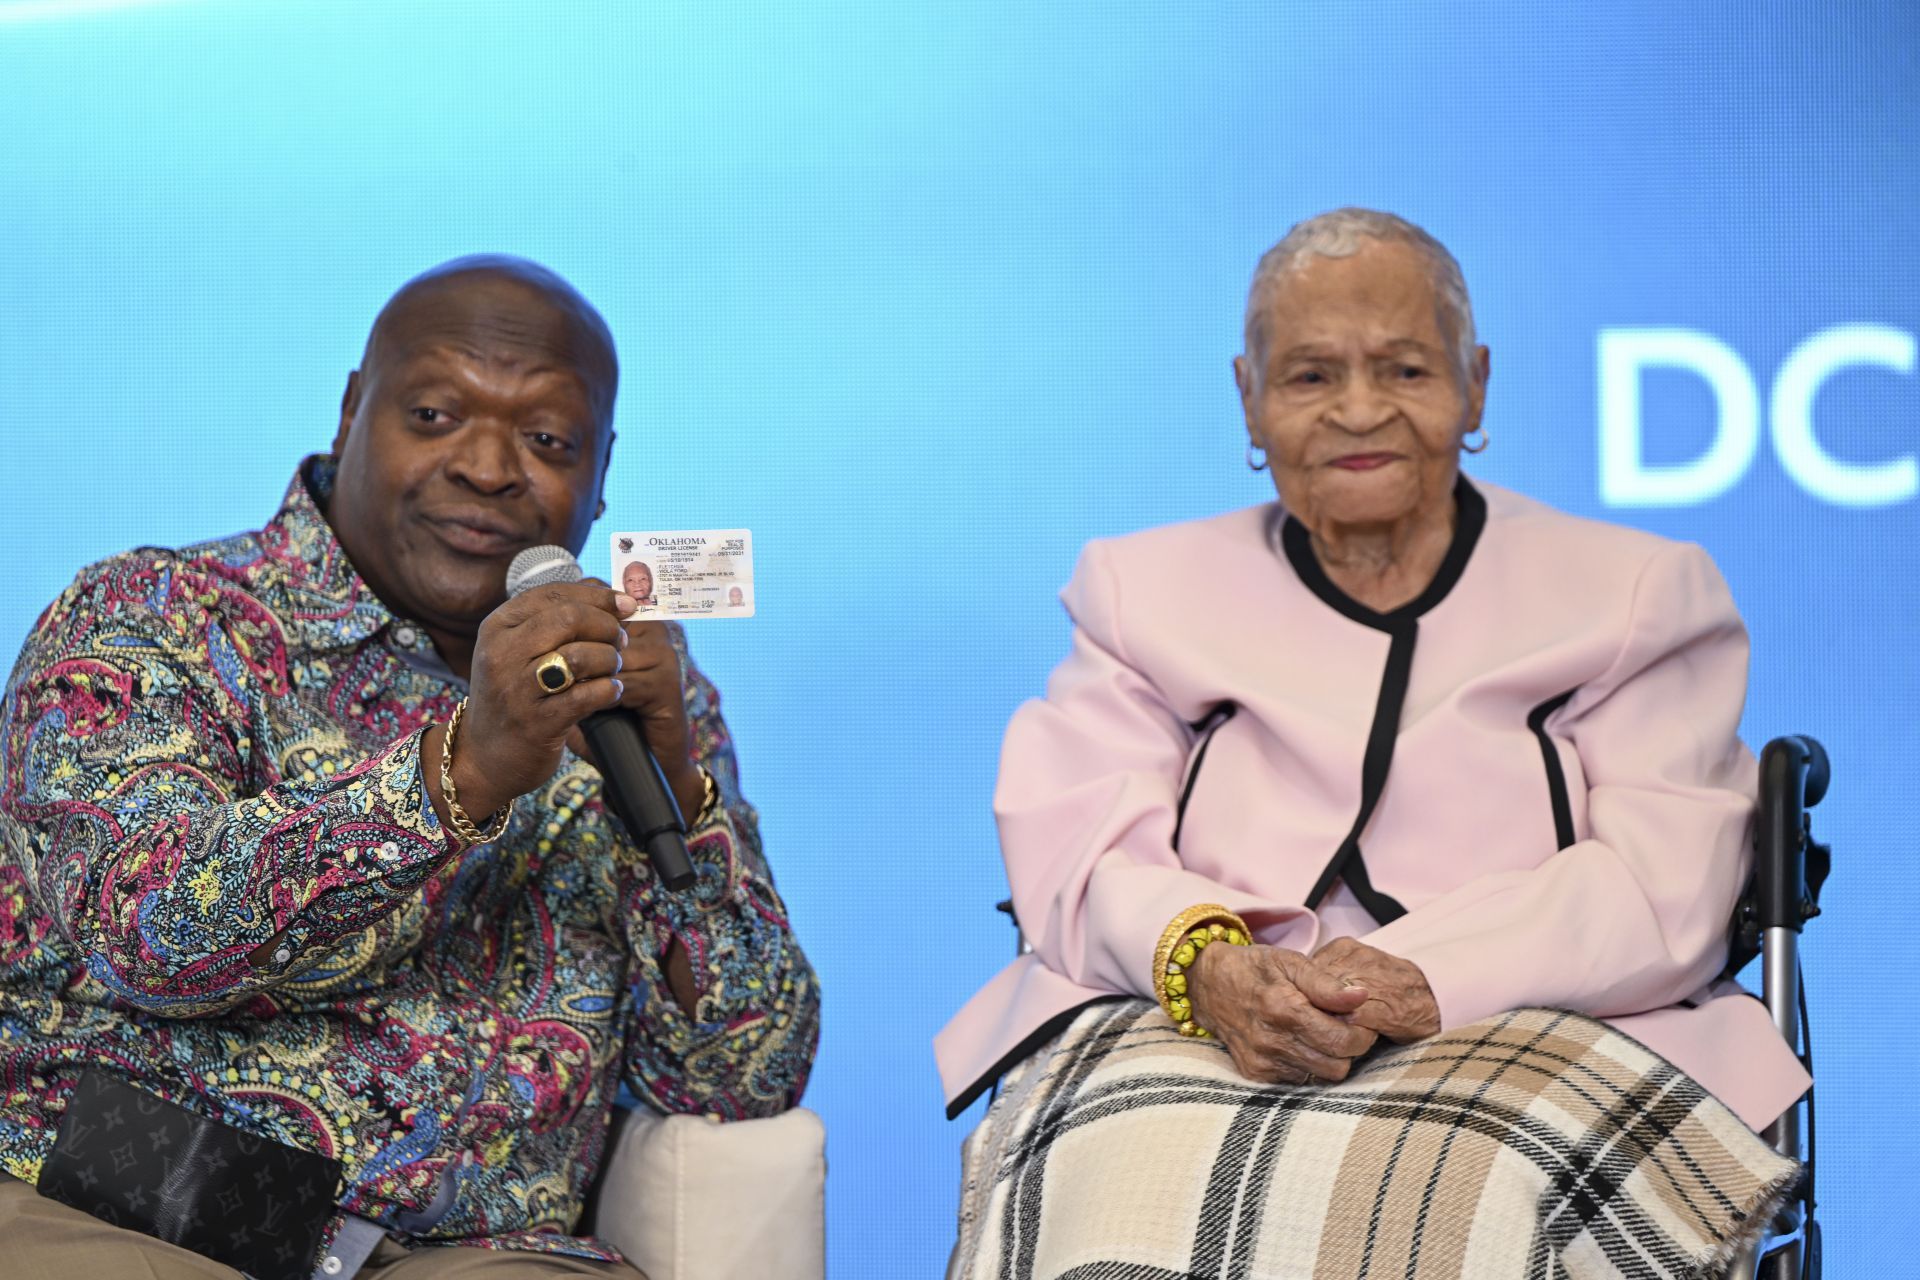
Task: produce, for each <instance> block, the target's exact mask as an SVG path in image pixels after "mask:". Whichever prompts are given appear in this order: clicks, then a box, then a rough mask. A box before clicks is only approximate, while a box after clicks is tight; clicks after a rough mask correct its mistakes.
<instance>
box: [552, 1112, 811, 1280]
mask: <svg viewBox="0 0 1920 1280" xmlns="http://www.w3.org/2000/svg"><path fill="white" fill-rule="evenodd" d="M826 1146H827V1130H826V1126H825V1125H823V1124H822V1123H821V1122H820V1117H819V1116H817V1115H815V1114H814V1113H813V1112H811V1111H808V1110H805V1109H804V1108H797V1109H795V1110H792V1111H788V1112H785V1113H783V1114H781V1115H777V1116H773V1117H770V1118H768V1119H765V1120H743V1121H740V1122H738V1123H734V1124H721V1123H719V1122H718V1121H715V1120H710V1119H707V1118H705V1117H701V1116H662V1115H658V1114H656V1113H654V1112H652V1111H649V1110H647V1109H646V1108H645V1107H636V1108H634V1109H632V1110H630V1111H629V1110H620V1109H616V1110H615V1111H614V1113H613V1126H612V1129H611V1131H610V1132H609V1133H608V1135H607V1157H606V1166H605V1168H604V1169H603V1170H602V1171H601V1176H600V1186H599V1199H598V1202H597V1204H596V1205H595V1207H594V1213H593V1218H592V1221H591V1222H590V1223H589V1224H588V1225H587V1230H589V1231H590V1232H592V1233H593V1234H594V1235H597V1236H599V1237H600V1238H601V1239H603V1240H606V1241H608V1242H609V1243H611V1244H613V1245H614V1246H615V1247H616V1248H618V1249H619V1250H620V1252H622V1253H624V1254H626V1255H627V1257H628V1259H629V1260H631V1261H632V1263H633V1265H634V1266H636V1267H638V1268H640V1270H642V1271H644V1272H645V1273H646V1275H647V1280H764V1278H765V1277H769V1276H779V1277H781V1278H782V1280H787V1278H789V1277H791V1280H823V1278H824V1277H825V1275H826V1270H827V1224H826V1187H827V1150H826Z"/></svg>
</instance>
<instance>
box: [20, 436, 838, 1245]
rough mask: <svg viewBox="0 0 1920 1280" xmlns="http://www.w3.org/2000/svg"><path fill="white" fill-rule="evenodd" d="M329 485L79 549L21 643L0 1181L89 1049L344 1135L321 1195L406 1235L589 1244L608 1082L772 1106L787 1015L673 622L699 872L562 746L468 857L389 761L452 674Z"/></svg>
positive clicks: (796, 961) (789, 1093) (701, 1108)
mask: <svg viewBox="0 0 1920 1280" xmlns="http://www.w3.org/2000/svg"><path fill="white" fill-rule="evenodd" d="M331 479H332V474H331V471H330V469H329V467H328V464H327V462H326V460H325V459H322V458H316V459H309V460H308V462H307V463H306V464H304V465H303V467H302V468H301V472H300V474H299V475H297V476H296V477H295V478H294V481H293V483H292V485H291V486H289V488H288V490H287V496H286V500H285V502H284V504H283V505H282V506H281V508H280V511H279V513H278V514H277V515H276V516H275V517H274V519H273V520H272V521H271V522H270V523H269V524H268V525H267V526H266V528H264V529H262V530H259V531H258V532H255V533H247V534H242V535H239V536H237V537H233V538H229V539H226V540H223V541H219V542H212V543H207V544H205V545H202V546H197V547H192V548H188V549H186V550H181V551H166V550H157V549H152V548H145V549H141V550H138V551H133V552H129V553H127V554H125V555H120V556H116V557H114V558H112V559H109V560H106V561H103V562H101V563H100V564H97V565H94V566H92V567H91V568H89V569H87V570H85V571H84V572H82V573H81V574H80V576H79V578H78V579H77V580H76V581H75V582H74V583H73V585H72V586H70V587H69V588H68V589H67V590H66V591H65V592H64V593H63V594H62V595H61V596H60V598H59V599H58V600H56V601H55V602H54V603H53V604H52V606H50V607H49V608H48V610H47V611H46V613H45V614H44V615H43V616H42V617H41V618H40V620H39V622H38V624H37V625H36V626H35V628H34V630H33V633H32V634H31V636H30V637H29V639H28V641H27V644H26V647H25V649H24V651H23V652H22V654H21V657H20V661H19V664H18V666H17V667H16V668H15V670H14V673H13V678H12V680H11V681H10V682H9V684H8V686H7V689H6V696H5V701H4V703H0V735H3V736H0V1170H4V1171H5V1172H7V1173H9V1174H12V1175H13V1176H14V1177H17V1178H21V1179H24V1180H26V1181H29V1182H31V1181H34V1180H35V1179H36V1177H37V1175H38V1172H39V1168H40V1163H41V1160H42V1158H43V1156H44V1155H45V1153H46V1152H47V1150H48V1148H49V1147H50V1146H51V1144H52V1139H53V1134H54V1130H55V1128H56V1127H57V1126H58V1124H59V1121H60V1117H61V1115H62V1113H63V1111H64V1109H65V1106H66V1100H67V1098H68V1097H69V1095H70V1093H71V1091H72V1088H73V1085H74V1082H75V1081H76V1079H77V1078H78V1077H79V1075H80V1073H81V1071H82V1070H83V1069H85V1068H86V1067H88V1066H98V1067H104V1068H106V1069H108V1070H110V1071H112V1072H114V1073H116V1074H118V1075H120V1076H121V1077H123V1078H125V1079H128V1080H130V1081H132V1082H133V1083H135V1084H137V1085H138V1086H139V1087H141V1088H143V1089H146V1090H148V1091H150V1092H152V1093H155V1094H158V1095H160V1096H162V1097H165V1098H168V1099H171V1100H173V1101H175V1102H178V1103H180V1104H181V1105H183V1106H186V1107H188V1108H190V1109H193V1110H197V1111H199V1112H201V1113H203V1114H206V1115H210V1116H213V1117H216V1118H218V1119H220V1120H223V1121H225V1122H226V1123H228V1124H232V1125H236V1126H238V1127H240V1128H242V1129H246V1130H249V1131H251V1132H253V1133H256V1134H259V1135H263V1136H265V1137H269V1138H272V1139H274V1140H276V1141H279V1142H284V1143H289V1144H292V1145H294V1146H298V1147H303V1148H306V1149H308V1150H312V1151H318V1152H320V1153H322V1154H325V1155H329V1156H332V1157H335V1158H337V1159H339V1160H340V1161H342V1162H343V1164H344V1167H345V1182H344V1187H343V1191H342V1196H341V1200H340V1205H341V1208H342V1209H343V1210H344V1211H347V1212H352V1213H356V1214H360V1215H362V1216H364V1217H368V1218H371V1219H374V1220H375V1221H377V1222H380V1223H383V1224H386V1225H388V1226H390V1227H392V1228H395V1229H398V1230H403V1231H406V1232H409V1233H410V1234H412V1235H413V1236H415V1237H416V1238H418V1239H421V1240H425V1241H429V1242H432V1241H441V1242H450V1241H456V1240H457V1241H461V1242H464V1243H469V1244H474V1243H481V1244H486V1245H489V1246H492V1247H500V1248H516V1249H533V1250H543V1251H551V1252H567V1253H575V1254H580V1255H583V1256H589V1257H599V1258H614V1257H617V1256H618V1254H617V1253H616V1252H615V1251H614V1250H612V1249H611V1248H610V1247H608V1246H606V1245H604V1244H602V1243H601V1242H598V1241H595V1240H592V1239H585V1238H579V1237H573V1236H570V1235H569V1234H568V1233H569V1232H570V1231H571V1230H572V1227H573V1224H574V1222H575V1220H576V1218H577V1217H578V1216H579V1212H580V1206H581V1197H582V1194H583V1192H584V1191H585V1189H586V1187H587V1185H588V1184H589V1182H590V1181H591V1179H592V1177H593V1176H594V1174H595V1172H596V1169H597V1166H598V1164H599V1160H600V1155H601V1149H602V1146H603V1144H604V1142H605V1135H606V1121H607V1113H608V1108H609V1106H610V1104H611V1101H612V1099H613V1097H614V1095H615V1094H616V1093H617V1092H618V1091H619V1088H620V1085H621V1083H622V1082H623V1081H624V1082H625V1083H626V1084H627V1085H628V1086H630V1087H631V1088H632V1089H633V1090H634V1091H635V1092H636V1093H637V1094H638V1095H639V1096H640V1097H641V1098H642V1099H644V1100H645V1101H646V1102H647V1103H649V1104H651V1105H652V1106H654V1107H655V1108H657V1109H659V1110H661V1111H667V1112H695V1113H709V1114H716V1115H718V1116H721V1117H723V1118H741V1117H749V1116H759V1115H767V1114H771V1113H774V1112H778V1111H781V1110H783V1109H785V1108H787V1107H790V1106H793V1105H794V1104H795V1103H796V1102H797V1101H798V1100H799V1097H800V1093H801V1090H802V1089H803V1088H804V1086H805V1084H806V1078H807V1072H808V1069H809V1066H810V1064H811V1062H812V1058H813V1051H814V1046H815V1042H816V1040H817V1038H818V1026H819V994H818V988H817V985H816V982H815V978H814V974H813V970H812V969H811V967H810V966H809V965H808V963H807V959H806V957H805V956H804V955H803V954H802V953H801V950H800V947H799V944H798V943H797V942H796V941H795V940H794V936H793V933H792V931H791V929H790V928H789V927H788V924H787V919H786V912H785V908H784V907H783V906H782V904H781V901H780V898H779V895H778V894H777V893H776V892H775V891H774V887H773V881H772V878H771V876H770V875H769V874H768V871H767V867H766V863H765V861H764V860H763V858H762V856H761V850H760V843H759V834H758V827H757V825H756V818H755V814H754V811H753V809H752V808H751V807H750V806H749V805H748V804H747V803H746V802H745V801H744V800H742V799H741V798H740V790H739V778H738V773H737V770H736V767H735V762H734V754H733V748H732V745H731V743H730V741H729V739H728V736H727V730H726V726H725V725H724V723H723V722H722V721H721V718H720V704H719V697H718V695H717V694H716V692H715V691H714V689H713V686H712V685H711V684H710V683H708V681H707V680H706V679H705V677H704V676H702V675H701V674H700V673H699V672H698V671H697V670H696V669H694V667H693V666H692V663H691V662H690V661H687V659H686V651H685V644H686V642H685V637H684V635H683V634H681V633H680V632H679V631H678V629H677V628H676V630H675V633H674V643H675V645H676V646H677V647H678V648H679V650H680V652H681V656H682V661H683V663H685V665H686V670H687V710H688V717H689V720H690V722H691V725H692V729H693V741H694V749H695V755H696V757H697V758H698V759H699V761H700V762H701V763H702V764H704V765H705V766H706V768H707V770H708V771H709V772H710V773H711V774H712V775H713V777H714V778H715V780H716V782H717V783H718V785H719V788H720V792H721V796H722V799H723V802H724V803H723V804H722V806H721V812H719V813H718V814H717V815H716V816H715V818H714V819H713V820H712V821H710V822H709V823H707V824H706V825H705V826H703V827H702V828H701V829H700V830H698V831H696V832H693V833H692V834H691V836H690V839H689V850H690V853H691V854H692V858H693V862H694V866H695V869H696V872H697V874H698V883H697V887H696V888H694V889H692V890H689V891H687V892H684V893H680V894H675V893H670V892H667V891H666V890H665V889H664V888H663V887H662V886H660V884H659V883H658V881H657V880H656V879H655V878H654V877H653V876H652V875H651V874H650V873H649V870H648V868H647V864H646V861H645V859H644V858H643V857H642V856H641V855H639V854H638V853H637V851H636V850H635V849H634V847H633V845H632V844H631V843H630V842H629V841H628V839H627V837H626V835H625V833H624V832H623V831H622V830H621V828H620V827H619V826H618V824H617V822H616V821H615V820H614V819H612V818H611V817H610V816H609V815H608V813H607V812H606V811H605V810H604V809H603V808H602V805H601V798H600V789H599V775H598V774H597V773H596V772H594V771H593V770H592V769H591V768H590V767H589V766H587V765H586V764H584V763H582V762H581V761H579V760H576V759H574V758H573V757H571V756H569V757H567V760H566V763H565V764H564V765H563V766H562V767H561V769H560V770H559V772H557V773H556V774H555V775H554V777H553V778H552V779H551V780H550V781H549V782H548V783H547V784H546V785H545V786H544V787H543V788H542V789H540V790H539V791H536V792H535V793H533V794H531V795H528V796H524V797H522V798H521V801H520V804H519V808H518V811H517V813H516V814H515V816H514V818H513V821H512V824H511V825H510V826H509V827H508V829H507V831H506V833H505V834H504V835H502V836H501V837H500V839H498V840H496V841H494V842H493V843H491V844H487V845H481V846H478V847H473V848H464V847H463V846H462V845H461V844H460V842H459V841H457V840H456V839H455V838H454V837H453V835H452V833H451V832H449V831H447V830H444V829H443V828H442V827H441V824H440V823H439V821H438V819H437V818H436V816H435V814H434V810H433V805H432V803H431V802H430V801H429V800H428V798H427V794H426V790H425V787H424V785H423V782H422V776H421V763H420V738H421V735H422V733H423V731H424V730H425V728H426V727H427V726H429V725H430V724H432V723H433V722H435V721H445V720H446V719H447V718H448V717H449V716H450V715H451V714H452V711H453V708H454V706H455V705H456V703H457V702H458V700H459V698H460V696H461V694H462V689H461V687H460V685H459V683H458V682H457V681H456V680H455V679H454V678H453V677H452V675H451V674H450V673H449V672H447V670H446V669H445V667H444V665H442V664H441V663H440V662H439V660H438V655H437V654H436V653H435V651H434V649H433V646H432V644H431V642H430V641H429V640H428V639H427V637H426V635H425V633H424V631H422V630H421V629H420V628H419V627H417V626H415V625H413V624H412V623H410V622H408V621H407V620H405V619H403V618H397V617H395V616H394V615H393V614H391V613H390V612H388V610H387V609H386V608H385V607H384V606H383V605H382V604H381V603H380V602H379V600H377V599H376V598H375V597H374V595H373V593H372V592H371V591H370V590H369V589H368V588H367V587H366V585H365V584H364V583H363V582H361V580H360V579H359V577H358V576H357V575H356V574H355V573H354V571H353V568H352V566H351V565H350V564H349V563H348V562H347V559H346V556H345V554H344V553H343V552H342V550H341V547H340V544H339V543H338V542H337V541H336V540H335V538H334V536H333V532H332V530H331V529H330V528H329V526H328V524H327V522H326V518H325V516H324V515H323V514H322V511H321V508H320V505H319V504H320V502H322V501H324V499H325V494H326V492H327V489H328V487H329V486H330V483H331ZM316 493H317V494H318V495H319V496H318V497H317V498H316V496H315V495H316ZM282 934H284V939H283V940H282V941H281V942H280V943H277V944H276V946H275V949H274V951H273V952H272V953H271V958H270V959H267V960H265V961H263V962H261V963H255V962H253V961H250V960H249V955H250V954H251V953H253V952H254V951H256V950H257V949H259V948H260V947H261V945H262V944H263V943H265V942H267V941H269V940H271V939H274V938H275V937H276V936H279V935H282ZM675 939H677V940H678V941H679V942H680V943H681V944H682V945H683V946H684V947H685V948H686V950H687V953H688V956H689V958H690V959H691V961H692V967H693V972H694V975H695V982H696V985H697V987H698V989H699V1000H698V1002H697V1007H696V1010H695V1012H694V1014H693V1015H692V1016H688V1014H687V1013H686V1012H684V1011H683V1010H682V1009H681V1007H680V1005H679V1004H678V1003H677V1002H676V1001H675V1000H674V998H673V996H672V995H671V993H670V992H669V990H668V987H667V984H666V980H665V975H664V972H663V967H662V964H661V962H660V957H663V956H665V955H666V953H667V951H668V948H669V944H670V943H671V942H672V941H673V940H675ZM335 1221H336V1224H337V1222H338V1221H339V1219H338V1218H336V1219H335Z"/></svg>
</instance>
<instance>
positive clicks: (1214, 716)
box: [1173, 702, 1240, 853]
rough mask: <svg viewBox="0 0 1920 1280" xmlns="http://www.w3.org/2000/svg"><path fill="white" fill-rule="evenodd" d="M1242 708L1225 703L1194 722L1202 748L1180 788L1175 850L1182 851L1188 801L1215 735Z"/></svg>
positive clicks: (1175, 822)
mask: <svg viewBox="0 0 1920 1280" xmlns="http://www.w3.org/2000/svg"><path fill="white" fill-rule="evenodd" d="M1239 712H1240V708H1239V707H1238V706H1236V705H1235V704H1233V703H1231V702H1223V703H1221V704H1220V705H1219V706H1217V707H1215V708H1214V709H1213V710H1211V711H1209V712H1207V714H1206V715H1204V716H1201V717H1200V718H1199V719H1198V720H1196V721H1194V722H1193V725H1192V728H1193V731H1194V732H1195V733H1196V734H1199V735H1200V748H1199V750H1197V751H1195V752H1194V753H1193V763H1192V764H1191V765H1189V766H1187V784H1186V785H1185V786H1184V787H1182V788H1180V807H1179V808H1178V809H1177V810H1175V812H1174V818H1173V848H1174V852H1176V853H1178V852H1179V850H1180V831H1181V829H1182V828H1183V827H1185V826H1186V825H1187V801H1189V800H1191V799H1193V784H1194V783H1196V782H1198V781H1200V766H1201V765H1203V764H1205V763H1206V762H1207V748H1208V747H1210V746H1212V745H1213V735H1214V734H1216V733H1218V732H1220V727H1221V726H1222V725H1224V724H1226V722H1227V721H1229V720H1231V719H1233V718H1234V716H1236V715H1238V714H1239Z"/></svg>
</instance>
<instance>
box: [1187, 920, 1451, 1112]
mask: <svg viewBox="0 0 1920 1280" xmlns="http://www.w3.org/2000/svg"><path fill="white" fill-rule="evenodd" d="M1187 981H1188V987H1187V991H1188V994H1189V996H1190V998H1191V999H1192V1001H1193V1011H1194V1018H1195V1020H1196V1021H1198V1022H1199V1023H1200V1025H1201V1026H1203V1027H1206V1028H1207V1029H1208V1030H1209V1031H1210V1032H1212V1033H1213V1035H1214V1037H1215V1038H1216V1039H1218V1040H1219V1041H1220V1042H1221V1043H1222V1044H1223V1045H1225V1046H1226V1049H1227V1052H1228V1053H1229V1054H1230V1055H1231V1056H1232V1058H1233V1065H1234V1067H1235V1069H1237V1070H1238V1071H1239V1072H1240V1074H1241V1075H1243V1076H1245V1077H1246V1078H1247V1079H1249V1080H1257V1081H1261V1082H1263V1083H1269V1084H1304V1083H1306V1082H1308V1081H1310V1080H1323V1081H1335V1080H1344V1079H1346V1078H1347V1074H1348V1072H1350V1071H1351V1070H1352V1069H1353V1063H1354V1060H1355V1059H1357V1058H1359V1057H1361V1056H1362V1055H1363V1054H1365V1053H1366V1052H1367V1051H1368V1050H1369V1049H1371V1048H1373V1046H1374V1043H1375V1042H1376V1041H1377V1040H1378V1039H1379V1038H1380V1037H1381V1036H1385V1037H1386V1038H1387V1039H1389V1040H1391V1041H1393V1042H1395V1043H1405V1042H1406V1041H1409V1040H1419V1039H1423V1038H1425V1037H1427V1036H1430V1035H1434V1034H1436V1033H1437V1032H1438V1031H1439V1030H1440V1010H1439V1007H1438V1005H1436V1004H1435V1002H1434V998H1433V992H1432V991H1431V990H1430V989H1429V988H1428V986H1427V980H1426V977H1425V975H1423V974H1422V973H1421V972H1420V969H1419V967H1418V966H1417V965H1414V964H1412V963H1411V962H1409V961H1406V960H1402V959H1400V958H1399V957H1398V956H1392V955H1388V954H1387V953H1386V952H1384V951H1381V950H1379V949H1378V948H1376V947H1370V946H1367V945H1366V944H1365V943H1363V942H1357V941H1355V940H1354V939H1352V938H1338V939H1335V940H1334V941H1332V942H1330V943H1328V944H1327V945H1326V946H1324V947H1322V948H1320V950H1319V951H1317V952H1315V953H1314V954H1313V955H1311V956H1308V955H1306V954H1304V953H1302V952H1299V951H1289V950H1287V949H1286V948H1284V947H1262V946H1253V947H1231V946H1213V947H1208V948H1207V949H1206V950H1205V951H1203V952H1201V953H1200V955H1199V957H1198V958H1197V959H1196V960H1195V962H1194V964H1193V967H1192V968H1191V969H1190V970H1189V972H1188V979H1187Z"/></svg>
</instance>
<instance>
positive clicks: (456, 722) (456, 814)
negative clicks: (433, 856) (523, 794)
mask: <svg viewBox="0 0 1920 1280" xmlns="http://www.w3.org/2000/svg"><path fill="white" fill-rule="evenodd" d="M466 711H467V700H466V699H465V698H462V699H460V705H459V706H457V707H455V708H454V709H453V719H451V720H449V721H447V737H446V740H445V741H444V742H442V743H441V744H440V798H441V799H443V800H445V801H446V802H447V825H448V826H450V827H452V828H453V834H455V835H456V836H459V837H460V838H461V839H462V840H464V841H466V842H467V843H468V844H470V845H474V844H490V843H492V842H493V841H495V840H498V839H499V838H500V837H501V836H502V835H504V834H506V830H507V823H508V822H510V821H512V820H513V810H514V806H516V805H518V804H519V803H520V798H519V797H518V796H515V797H514V798H513V799H511V800H509V801H507V803H506V804H505V805H504V806H503V807H502V808H501V809H500V810H499V811H498V812H497V813H495V814H494V816H493V821H492V822H489V823H488V824H487V829H486V830H484V831H482V830H481V829H480V828H479V827H476V826H474V825H473V819H472V818H469V817H468V816H467V811H466V810H465V809H462V808H461V807H460V791H459V789H458V788H457V787H455V786H454V785H453V735H454V734H455V733H456V732H458V731H459V728H460V717H461V716H463V715H465V714H466Z"/></svg>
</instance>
